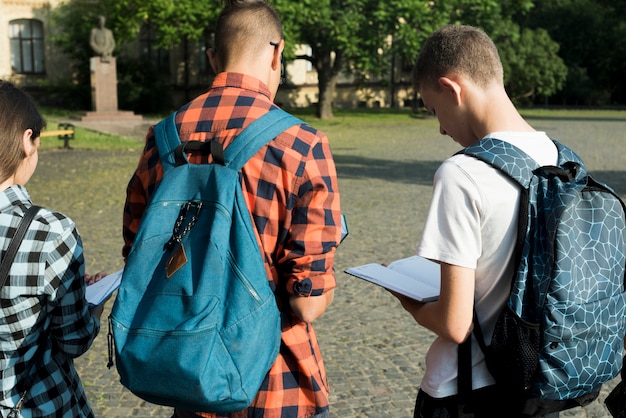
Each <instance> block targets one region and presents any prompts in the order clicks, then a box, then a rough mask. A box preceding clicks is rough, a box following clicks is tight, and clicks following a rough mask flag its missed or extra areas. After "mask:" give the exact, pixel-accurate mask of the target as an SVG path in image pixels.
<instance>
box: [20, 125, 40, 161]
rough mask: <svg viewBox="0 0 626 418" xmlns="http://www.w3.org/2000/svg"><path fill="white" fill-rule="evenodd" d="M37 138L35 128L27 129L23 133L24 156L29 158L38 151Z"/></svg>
mask: <svg viewBox="0 0 626 418" xmlns="http://www.w3.org/2000/svg"><path fill="white" fill-rule="evenodd" d="M36 139H37V138H33V130H32V129H26V130H25V131H24V134H22V149H23V150H24V158H28V157H30V156H31V155H33V154H34V153H35V151H37V144H36V143H35V140H36Z"/></svg>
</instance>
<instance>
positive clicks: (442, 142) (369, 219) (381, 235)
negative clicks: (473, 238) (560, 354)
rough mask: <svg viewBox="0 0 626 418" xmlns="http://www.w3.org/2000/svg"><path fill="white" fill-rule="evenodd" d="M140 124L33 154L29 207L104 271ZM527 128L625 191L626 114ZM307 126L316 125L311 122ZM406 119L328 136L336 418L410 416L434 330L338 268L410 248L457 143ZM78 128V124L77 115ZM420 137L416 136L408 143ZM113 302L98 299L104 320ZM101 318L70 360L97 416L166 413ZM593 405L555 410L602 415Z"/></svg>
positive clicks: (113, 248) (326, 348)
mask: <svg viewBox="0 0 626 418" xmlns="http://www.w3.org/2000/svg"><path fill="white" fill-rule="evenodd" d="M149 122H150V121H147V122H146V123H143V124H136V123H135V124H132V125H130V126H129V125H124V124H122V123H116V124H102V123H100V124H99V125H98V126H85V127H88V128H90V129H96V130H100V131H103V132H109V133H115V134H123V135H126V136H131V137H133V138H135V139H137V144H138V145H137V147H135V148H133V149H129V150H127V151H110V152H104V151H89V150H78V149H75V150H71V151H66V150H52V151H44V152H42V153H41V156H40V165H39V168H38V172H37V173H36V174H35V176H34V177H33V179H32V180H31V182H30V183H29V186H28V188H29V191H30V193H31V196H32V197H33V200H34V201H35V202H37V203H38V204H43V205H47V206H49V207H52V208H54V209H57V210H60V211H62V212H64V213H66V214H67V215H69V216H70V217H72V218H73V219H74V220H75V221H76V222H77V224H78V225H79V229H80V231H81V234H82V236H83V239H84V244H85V251H86V258H87V266H88V268H87V270H88V272H95V271H99V270H107V271H109V272H113V271H115V270H116V269H118V268H121V266H122V260H121V256H120V248H121V238H120V236H121V216H122V204H123V199H124V193H125V186H126V183H127V181H128V178H129V176H130V175H131V173H132V171H133V169H134V166H135V164H136V162H137V158H138V155H139V152H140V150H141V139H142V137H143V134H144V132H145V129H146V127H147V125H148V124H149ZM530 122H531V123H532V124H533V125H534V126H535V127H536V128H538V129H541V130H545V131H547V132H548V133H549V134H550V135H551V136H552V137H554V138H556V139H559V140H561V141H562V142H564V143H566V144H568V145H571V146H572V147H573V148H574V149H576V150H577V151H578V152H579V153H580V154H581V155H582V157H583V158H584V159H585V160H586V163H587V166H588V169H590V171H592V172H593V173H594V174H595V175H596V177H597V178H599V179H601V180H604V181H607V182H609V183H610V184H612V185H613V186H614V187H615V188H616V189H617V191H618V192H619V193H620V194H621V195H622V196H626V170H625V169H624V164H623V162H624V153H625V152H624V151H626V117H622V118H618V119H607V120H602V119H587V120H584V121H578V120H574V119H566V118H564V119H554V118H545V119H530ZM313 124H314V125H315V123H313ZM414 124H415V127H414V128H413V127H410V128H408V129H407V126H390V125H385V126H380V127H378V126H377V124H376V123H372V124H371V125H367V126H354V127H353V129H354V132H355V136H353V138H354V137H360V138H361V139H359V143H355V141H354V139H352V140H347V139H345V138H341V137H333V136H332V134H331V132H332V127H329V128H328V129H327V130H326V131H327V132H328V133H329V137H330V138H331V143H332V145H333V152H334V154H335V159H336V162H337V169H338V173H339V177H340V180H339V181H340V189H341V192H342V209H343V212H344V213H345V214H346V215H347V217H348V224H349V229H350V236H349V237H348V238H347V239H346V241H345V242H344V243H343V244H342V246H341V247H340V249H339V251H338V254H337V266H336V267H337V281H338V285H337V290H336V297H335V300H334V302H333V304H332V305H331V307H330V308H329V309H328V311H327V313H326V314H325V315H324V316H323V317H322V318H321V319H320V320H318V321H317V322H316V330H317V333H318V337H319V340H320V345H321V347H322V352H323V355H324V361H325V364H326V369H327V372H328V377H329V381H330V385H331V390H332V394H331V414H332V416H333V417H337V418H363V417H372V418H386V417H393V418H406V417H412V413H413V403H414V398H415V394H416V392H417V389H418V385H419V382H420V379H421V376H422V374H423V371H424V355H425V353H426V350H427V348H428V346H429V344H430V342H431V341H432V339H433V334H431V333H430V332H429V331H427V330H425V329H424V328H421V327H420V326H418V325H417V324H416V323H415V322H414V321H413V320H412V319H411V318H410V317H409V315H408V314H406V313H405V312H404V311H403V310H402V309H401V307H400V305H399V303H398V302H397V301H396V300H395V299H394V298H393V297H392V296H390V295H389V294H388V293H387V292H386V291H384V290H382V289H380V288H378V287H376V286H374V285H371V284H366V283H364V282H361V281H360V280H358V279H355V278H353V277H351V276H348V275H346V274H345V273H343V270H344V269H345V268H347V267H350V266H355V265H360V264H364V263H368V262H374V261H376V262H390V261H392V260H394V259H397V258H401V257H406V256H409V255H411V254H412V252H413V250H414V248H415V245H416V243H417V240H418V238H419V234H420V225H421V224H422V223H423V221H424V219H423V218H424V213H425V211H426V208H427V205H428V203H429V199H430V185H431V180H432V175H433V173H434V171H435V169H436V167H437V166H438V164H439V163H440V162H441V160H442V159H444V158H445V157H447V156H448V155H450V154H451V153H453V152H454V151H456V150H457V149H458V148H457V147H456V145H455V144H454V143H453V142H452V141H451V140H449V139H448V138H444V137H441V136H439V135H438V129H437V125H436V124H435V123H434V121H423V120H422V121H415V123H414ZM76 125H78V126H82V125H81V123H80V122H78V123H76ZM418 132H419V133H420V136H419V138H421V139H419V140H417V139H415V138H416V137H417V133H418ZM111 305H112V303H111V302H109V303H108V305H107V309H106V311H105V314H104V316H103V318H106V316H107V315H108V312H109V310H110V307H111ZM106 331H107V330H106V322H104V324H103V328H102V331H101V333H100V335H99V336H98V337H97V339H96V341H95V343H94V346H93V348H92V349H91V350H90V351H89V352H88V353H87V354H85V355H84V356H82V357H81V358H79V359H77V361H76V363H77V367H78V370H79V373H80V375H81V377H82V379H83V382H84V385H85V388H86V391H87V394H88V396H89V399H90V402H91V404H92V406H93V408H94V410H95V412H96V415H97V416H98V417H129V416H134V417H148V416H151V417H169V416H171V410H170V409H169V408H164V407H159V406H155V405H151V404H148V403H146V402H143V401H141V400H140V399H138V398H137V397H135V396H134V395H132V394H131V393H129V392H128V391H126V390H125V389H124V388H123V387H122V386H121V384H120V383H119V379H118V375H117V373H116V371H115V368H113V369H107V367H106V363H107V338H106V334H107V333H106ZM614 384H615V382H611V383H609V384H607V385H605V388H604V390H603V393H602V394H601V396H600V398H599V400H598V401H596V402H595V403H593V404H592V405H590V406H588V407H586V408H577V409H574V410H570V411H566V412H564V413H562V414H561V416H563V417H576V418H600V417H608V413H607V411H606V409H605V408H604V406H603V404H602V402H603V400H604V398H605V397H606V395H607V394H608V392H609V391H610V389H611V388H612V387H613V385H614Z"/></svg>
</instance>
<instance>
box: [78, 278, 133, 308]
mask: <svg viewBox="0 0 626 418" xmlns="http://www.w3.org/2000/svg"><path fill="white" fill-rule="evenodd" d="M123 271H124V269H122V270H118V271H116V272H115V273H112V274H109V275H108V276H104V277H103V278H102V279H100V280H99V281H97V282H95V283H94V284H92V285H89V286H87V290H86V291H85V298H86V299H87V302H89V305H90V306H98V305H100V304H101V303H102V302H104V301H105V300H106V298H108V297H109V295H111V293H113V292H115V291H116V290H117V288H118V287H120V284H121V283H122V272H123Z"/></svg>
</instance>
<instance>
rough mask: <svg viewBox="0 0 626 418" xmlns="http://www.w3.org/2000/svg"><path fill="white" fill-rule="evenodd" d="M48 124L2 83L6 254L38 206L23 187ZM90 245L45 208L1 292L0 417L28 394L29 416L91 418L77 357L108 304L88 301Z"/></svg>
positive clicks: (0, 170) (1, 246)
mask: <svg viewBox="0 0 626 418" xmlns="http://www.w3.org/2000/svg"><path fill="white" fill-rule="evenodd" d="M44 126H45V121H44V120H43V118H42V117H41V115H40V114H39V112H38V111H37V109H36V107H35V106H34V104H33V102H32V100H31V99H30V98H29V97H28V96H27V95H26V94H24V92H22V91H21V90H19V89H18V88H16V87H15V86H13V85H12V84H10V83H8V82H5V81H2V80H0V250H1V251H2V252H1V253H0V257H4V253H5V252H6V249H7V247H8V245H9V239H8V238H7V236H10V235H12V233H13V232H14V231H15V229H16V228H17V225H18V224H19V222H20V220H21V219H22V216H23V214H24V211H25V210H26V209H27V208H28V207H29V206H31V201H30V197H29V195H28V193H27V191H26V189H25V188H24V184H26V182H27V181H28V180H29V179H30V177H31V176H32V174H33V172H34V171H35V168H36V166H37V160H38V153H37V148H38V147H39V143H40V138H39V136H40V131H41V129H43V127H44ZM101 276H102V273H99V274H98V275H96V276H94V277H90V276H85V274H84V260H83V248H82V242H81V239H80V236H79V235H78V231H77V230H76V225H75V224H74V222H72V220H71V219H69V218H67V217H65V216H64V215H62V214H60V213H58V212H54V211H52V210H48V209H42V210H40V211H39V213H38V214H37V216H36V217H35V219H34V220H33V222H32V224H31V225H30V228H29V230H28V232H27V233H26V236H25V238H24V240H23V241H22V245H21V246H20V249H19V251H18V253H17V255H16V257H15V261H14V262H13V264H12V266H11V270H10V274H9V277H8V279H7V281H6V283H5V285H4V286H3V287H2V289H0V389H1V390H0V415H1V416H2V417H6V416H7V415H8V414H9V412H10V410H11V409H12V408H13V407H14V406H15V405H16V404H17V403H18V401H19V400H20V397H21V396H22V395H23V394H25V396H24V401H23V406H22V408H21V414H22V416H23V417H31V416H32V417H71V418H75V417H92V416H93V412H92V411H91V408H90V407H89V404H88V403H87V398H86V396H85V392H84V390H83V387H82V384H81V382H80V378H79V377H78V374H77V373H76V370H75V369H74V363H73V359H74V358H75V357H78V356H80V355H81V354H83V353H84V352H85V351H87V349H89V347H90V345H91V343H92V342H93V340H94V338H95V336H96V335H97V334H98V331H99V328H100V321H99V318H100V315H101V314H102V308H103V306H102V305H101V306H99V307H97V308H95V309H93V310H92V311H90V310H89V307H88V304H87V302H86V301H85V281H93V280H97V279H99V278H100V277H101Z"/></svg>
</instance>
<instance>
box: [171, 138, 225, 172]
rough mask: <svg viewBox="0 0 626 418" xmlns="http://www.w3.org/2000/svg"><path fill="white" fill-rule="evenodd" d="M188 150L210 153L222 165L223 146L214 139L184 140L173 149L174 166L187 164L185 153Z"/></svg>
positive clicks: (204, 153) (203, 153)
mask: <svg viewBox="0 0 626 418" xmlns="http://www.w3.org/2000/svg"><path fill="white" fill-rule="evenodd" d="M188 152H200V153H201V154H202V155H208V154H211V155H212V156H213V160H214V161H215V162H216V163H217V164H221V165H224V147H223V145H222V144H220V143H219V142H217V141H215V140H211V141H185V142H183V143H181V144H180V145H179V146H177V147H176V148H175V149H174V160H175V161H176V167H178V166H181V165H184V164H187V159H186V158H185V154H186V153H188Z"/></svg>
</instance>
